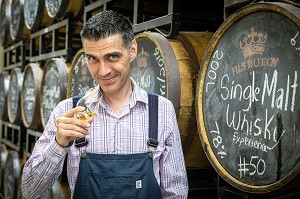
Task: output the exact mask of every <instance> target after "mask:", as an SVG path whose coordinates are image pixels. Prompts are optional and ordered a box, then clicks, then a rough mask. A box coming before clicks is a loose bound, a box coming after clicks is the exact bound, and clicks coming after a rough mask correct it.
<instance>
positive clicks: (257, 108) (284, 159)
mask: <svg viewBox="0 0 300 199" xmlns="http://www.w3.org/2000/svg"><path fill="white" fill-rule="evenodd" d="M0 2H1V13H0V24H1V34H0V42H1V46H2V47H3V48H4V52H3V62H4V63H2V66H1V67H0V69H1V70H0V71H1V73H0V92H1V93H0V94H1V95H0V117H1V120H0V121H1V129H0V130H1V138H0V139H1V143H0V163H1V164H0V166H1V168H0V193H1V196H2V197H3V198H21V197H22V195H21V192H20V187H19V185H20V176H21V175H22V168H23V165H24V162H25V161H26V159H27V158H28V157H29V156H30V153H31V150H32V149H33V146H34V143H35V141H36V140H37V139H38V138H39V137H40V136H41V134H42V132H43V129H44V128H45V126H46V124H47V121H48V119H49V117H50V115H51V112H52V111H53V109H54V107H55V106H56V105H57V104H58V103H59V102H60V101H61V100H63V99H66V98H69V97H72V96H75V95H78V94H82V93H84V92H85V91H87V90H88V89H89V88H91V87H94V86H96V83H95V81H94V80H93V78H92V77H91V74H90V72H89V69H88V66H87V63H86V60H85V57H84V50H83V49H82V45H81V41H80V37H79V32H80V30H81V28H82V26H83V25H84V23H85V21H86V20H87V18H88V17H90V16H91V15H94V14H95V13H97V12H99V11H102V10H105V9H113V10H117V11H119V12H121V13H123V14H125V15H127V16H128V18H129V19H130V20H132V21H133V23H134V30H138V31H136V32H135V33H136V34H135V39H136V41H137V44H138V53H137V58H136V59H135V60H134V61H133V62H132V64H131V76H132V78H133V79H134V80H135V81H136V82H137V84H138V85H139V86H140V87H142V88H143V89H145V90H147V91H150V92H155V93H157V94H159V95H162V96H164V97H166V98H168V99H170V100H171V101H172V103H173V105H174V107H175V110H176V115H177V119H178V126H179V130H180V134H181V141H182V148H183V152H184V158H185V162H186V167H187V172H188V177H189V184H190V194H189V198H199V194H200V195H201V196H203V198H211V197H212V196H216V197H219V198H264V197H280V198H285V197H296V198H297V197H300V196H299V191H300V190H299V184H298V183H299V181H300V180H299V175H298V173H299V170H300V162H299V160H300V155H299V150H300V145H299V143H300V141H299V139H300V135H299V132H300V131H299V125H298V122H297V121H298V117H299V112H300V110H299V106H297V105H298V103H299V100H300V97H299V94H298V93H299V86H298V84H299V83H298V76H297V74H298V67H297V66H298V65H297V63H298V61H297V60H298V58H299V49H300V47H299V43H300V40H299V38H300V36H299V29H300V28H299V27H300V20H299V17H300V16H299V13H300V12H299V8H298V4H299V2H297V0H294V1H291V2H289V4H286V3H275V2H274V3H265V2H260V3H255V2H254V1H250V0H239V1H237V0H234V1H233V0H225V2H224V5H223V4H222V5H221V7H222V8H221V9H220V6H219V7H216V5H215V4H214V3H212V4H213V6H215V8H214V10H213V11H214V12H211V10H209V9H206V10H203V13H205V14H204V15H205V16H206V18H205V19H204V18H203V16H202V15H201V16H200V15H199V9H200V8H199V9H198V8H197V9H196V8H195V6H193V2H192V1H187V2H173V1H171V0H169V1H168V2H167V1H159V2H155V1H150V0H143V1H139V2H138V3H137V1H131V0H118V1H116V0H113V1H108V2H107V3H105V2H106V1H105V2H103V1H76V0H62V1H44V0H37V1H36V0H26V1H24V0H19V1H17V0H2V1H0ZM201 2H202V1H201ZM218 2H219V1H218ZM202 3H203V4H204V5H210V3H208V2H206V4H205V3H204V2H202ZM155 5H156V6H155ZM218 5H220V4H219V3H218ZM147 6H148V7H147ZM170 6H171V7H172V8H173V9H174V10H173V11H174V12H176V11H178V12H179V13H180V14H181V15H182V16H181V18H180V20H181V21H176V20H177V19H176V18H175V16H176V15H174V18H173V19H172V20H173V21H172V22H171V24H168V25H165V26H161V23H162V21H158V22H157V27H153V24H155V19H161V18H160V17H159V15H161V14H162V13H163V12H164V10H170ZM137 8H138V9H137ZM136 9H137V10H136ZM187 10H188V11H187ZM220 10H221V11H222V12H221V13H220ZM209 11H210V12H209ZM216 13H218V14H216ZM135 14H138V15H142V16H140V17H137V19H133V18H132V16H134V15H135ZM168 14H170V13H168ZM171 14H172V13H171ZM214 14H215V15H214ZM168 16H169V15H168ZM218 16H222V20H221V21H220V20H219V21H217V22H216V23H213V19H216V18H218ZM155 17H156V18H155ZM143 20H145V22H147V20H149V21H151V24H150V25H149V27H148V26H146V25H145V26H142V25H143V23H142V22H143ZM179 22H180V26H178V23H179ZM139 23H140V24H139ZM208 24H209V25H208ZM138 25H141V26H140V27H142V31H141V28H139V29H138V28H136V27H138ZM150 26H151V27H150ZM170 29H171V30H170ZM168 31H169V33H168ZM45 197H49V198H69V197H70V192H69V189H68V184H67V182H66V176H65V173H64V172H63V174H62V176H61V177H60V178H59V181H58V182H56V183H55V184H54V186H53V188H52V190H49V192H48V193H47V195H45Z"/></svg>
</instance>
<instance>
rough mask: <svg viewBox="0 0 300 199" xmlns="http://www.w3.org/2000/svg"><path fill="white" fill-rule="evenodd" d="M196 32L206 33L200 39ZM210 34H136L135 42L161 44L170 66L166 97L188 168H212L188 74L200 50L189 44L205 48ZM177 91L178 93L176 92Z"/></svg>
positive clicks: (195, 65) (189, 74)
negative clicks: (170, 35) (197, 122)
mask: <svg viewBox="0 0 300 199" xmlns="http://www.w3.org/2000/svg"><path fill="white" fill-rule="evenodd" d="M197 34H198V36H200V35H204V34H205V35H206V36H203V38H204V40H202V41H201V40H198V39H195V38H197V37H198V36H197ZM211 36H212V33H202V32H182V33H180V36H179V37H178V38H165V37H163V36H162V35H160V34H159V33H155V32H144V33H140V34H138V35H136V40H137V42H139V41H140V40H142V39H144V38H148V39H150V40H152V41H153V42H154V43H155V44H156V45H157V46H159V47H161V52H164V55H163V56H164V58H165V59H164V60H165V62H166V66H167V67H168V66H171V67H169V69H167V70H168V72H167V73H168V75H167V76H168V77H171V78H172V79H169V80H168V81H169V83H168V84H169V85H168V86H170V88H169V89H168V90H169V91H170V94H168V96H166V97H167V98H168V99H170V100H171V101H172V103H173V105H174V107H175V110H176V114H177V118H178V126H179V130H180V132H181V140H182V147H183V152H184V157H185V162H186V167H188V168H201V169H211V168H212V167H211V165H210V163H209V161H208V159H207V157H206V155H205V153H204V151H203V148H202V145H201V142H200V139H199V136H198V134H197V132H198V130H197V124H196V115H195V110H194V97H193V96H194V93H195V88H193V82H195V80H194V79H193V78H195V77H193V75H192V74H194V73H195V71H197V70H198V69H199V67H197V66H198V65H199V64H200V62H199V61H198V59H201V57H202V55H201V53H203V51H204V50H202V51H201V52H200V53H195V52H194V51H192V49H190V48H191V47H193V45H192V44H191V43H193V42H194V43H196V44H195V46H200V47H198V50H199V49H201V48H203V49H205V48H206V46H207V45H208V43H209V40H210V37H211ZM165 52H167V53H165ZM192 57H194V58H192ZM197 68H198V69H197ZM176 71H177V72H176ZM169 72H170V73H169ZM176 73H177V74H176ZM174 82H175V83H174ZM176 82H177V83H176ZM178 88H181V89H179V90H180V91H179V92H177V89H178ZM182 89H185V91H184V92H183V90H182ZM178 93H181V94H180V95H179V96H178ZM193 150H196V151H197V152H198V153H196V152H195V151H194V153H193Z"/></svg>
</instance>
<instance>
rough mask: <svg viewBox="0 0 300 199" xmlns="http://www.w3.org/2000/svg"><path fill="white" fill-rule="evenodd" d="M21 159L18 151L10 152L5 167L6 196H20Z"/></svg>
mask: <svg viewBox="0 0 300 199" xmlns="http://www.w3.org/2000/svg"><path fill="white" fill-rule="evenodd" d="M20 168H21V166H20V160H19V154H18V152H17V151H14V150H11V151H9V152H8V156H7V160H6V164H5V169H4V182H5V183H4V198H5V199H10V198H11V199H15V198H17V197H18V180H19V175H20Z"/></svg>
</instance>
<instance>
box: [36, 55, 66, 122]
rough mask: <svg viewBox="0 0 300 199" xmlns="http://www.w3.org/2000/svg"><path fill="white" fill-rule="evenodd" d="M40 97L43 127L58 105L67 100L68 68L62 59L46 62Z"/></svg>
mask: <svg viewBox="0 0 300 199" xmlns="http://www.w3.org/2000/svg"><path fill="white" fill-rule="evenodd" d="M43 71H44V73H43V79H42V88H41V90H42V92H41V95H40V104H41V107H40V112H41V121H42V125H43V127H45V126H46V124H47V122H48V119H49V117H50V115H51V113H52V111H53V110H54V108H55V107H56V105H57V104H58V103H59V102H60V101H62V100H64V99H65V98H66V91H67V85H68V68H67V65H66V63H65V62H64V60H63V59H61V58H53V59H50V60H48V61H47V62H46V64H45V67H44V70H43Z"/></svg>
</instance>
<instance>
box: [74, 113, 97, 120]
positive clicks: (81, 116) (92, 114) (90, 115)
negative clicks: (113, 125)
mask: <svg viewBox="0 0 300 199" xmlns="http://www.w3.org/2000/svg"><path fill="white" fill-rule="evenodd" d="M87 114H88V117H86V116H85V115H82V114H80V115H79V117H78V119H80V120H84V121H88V119H89V117H93V116H95V115H96V113H95V112H87Z"/></svg>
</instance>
